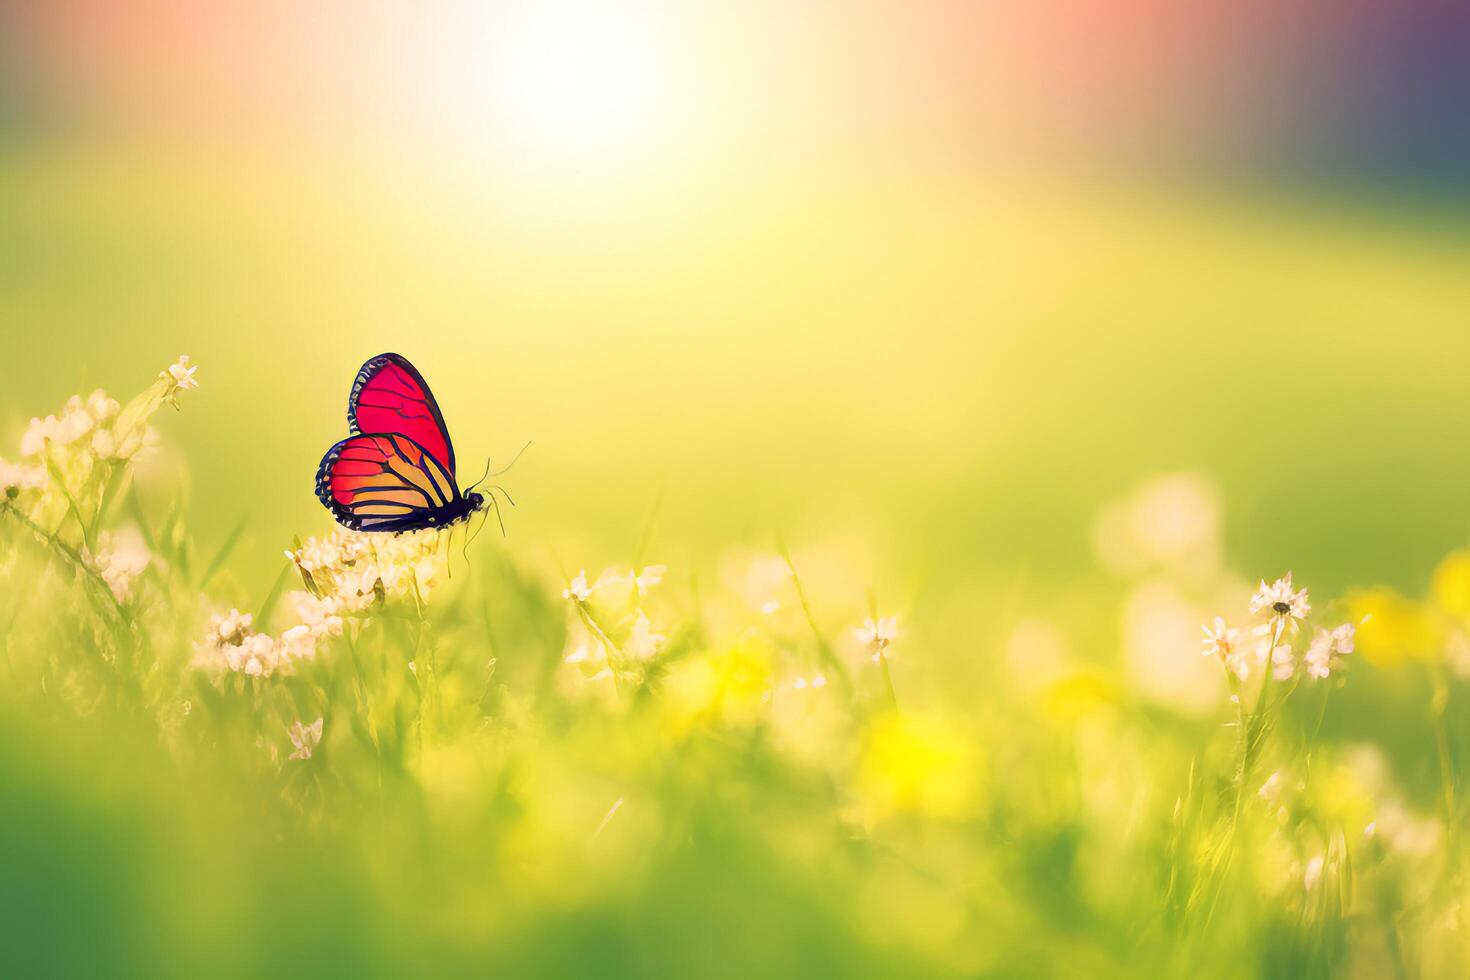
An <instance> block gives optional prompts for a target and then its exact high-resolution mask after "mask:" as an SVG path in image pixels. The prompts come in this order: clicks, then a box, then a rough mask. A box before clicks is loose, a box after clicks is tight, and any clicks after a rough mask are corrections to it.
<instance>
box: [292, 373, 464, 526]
mask: <svg viewBox="0 0 1470 980" xmlns="http://www.w3.org/2000/svg"><path fill="white" fill-rule="evenodd" d="M347 430H348V431H349V432H351V433H352V435H350V436H348V437H347V438H346V439H343V440H342V441H341V442H339V443H337V444H336V445H335V446H333V447H332V448H331V449H328V450H327V454H326V455H325V456H323V457H322V463H321V466H320V467H318V468H317V471H316V495H317V499H319V500H320V501H321V502H322V504H323V506H325V507H326V508H327V509H328V510H330V511H331V512H332V516H333V517H335V518H336V519H337V522H338V523H339V524H342V525H344V526H346V527H349V528H351V529H352V530H354V531H392V532H403V531H418V530H421V529H423V528H433V527H448V526H450V525H452V524H457V523H459V522H460V521H464V520H468V519H469V516H470V515H471V514H473V513H475V512H476V511H478V510H480V509H482V508H484V506H485V498H484V497H483V496H481V495H480V494H478V493H475V492H473V488H471V490H470V491H469V492H466V493H463V494H462V493H460V490H459V485H458V484H457V483H456V482H455V475H454V444H453V443H451V442H450V441H449V429H448V428H446V427H445V425H444V416H443V414H442V413H441V412H440V411H439V403H438V402H436V401H435V400H434V393H433V392H431V391H430V390H429V386H428V384H427V383H426V382H425V381H424V377H423V375H421V374H419V372H418V369H417V368H415V367H414V366H413V365H412V364H410V363H409V361H408V358H406V357H404V356H403V355H402V354H379V355H378V356H377V357H374V358H372V359H370V360H369V361H368V362H367V363H366V364H364V365H363V366H362V369H361V370H360V371H358V372H357V377H356V378H355V379H354V380H353V382H352V393H351V394H350V395H348V397H347Z"/></svg>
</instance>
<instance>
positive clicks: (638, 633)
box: [623, 609, 667, 660]
mask: <svg viewBox="0 0 1470 980" xmlns="http://www.w3.org/2000/svg"><path fill="white" fill-rule="evenodd" d="M666 639H667V637H665V636H664V635H663V634H662V633H655V632H654V631H653V625H652V624H651V623H649V621H648V616H647V615H645V614H644V612H643V610H642V609H640V610H638V617H637V618H636V619H634V620H633V629H632V632H630V633H629V634H628V642H627V643H626V644H625V645H624V647H623V649H624V650H626V651H627V653H628V656H630V657H632V658H633V659H635V660H647V659H648V658H649V657H652V656H653V655H654V654H656V653H658V651H659V649H660V648H661V647H662V646H663V645H664V641H665V640H666Z"/></svg>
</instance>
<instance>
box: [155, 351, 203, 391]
mask: <svg viewBox="0 0 1470 980" xmlns="http://www.w3.org/2000/svg"><path fill="white" fill-rule="evenodd" d="M198 370H199V367H198V365H195V366H193V367H190V366H189V355H188V354H180V355H179V359H178V360H177V361H175V362H174V363H173V364H170V365H169V366H168V367H167V368H166V369H165V370H164V372H163V373H164V376H165V377H167V378H168V379H169V380H170V381H171V382H172V383H173V388H174V390H175V391H188V390H189V389H190V388H198V387H199V382H198V381H195V380H194V372H195V371H198Z"/></svg>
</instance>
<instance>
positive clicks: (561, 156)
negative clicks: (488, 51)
mask: <svg viewBox="0 0 1470 980" xmlns="http://www.w3.org/2000/svg"><path fill="white" fill-rule="evenodd" d="M495 34H496V37H495V38H494V40H493V44H494V60H493V65H492V66H491V69H492V75H491V77H490V79H489V83H490V89H491V91H490V92H489V93H488V94H489V95H490V97H491V98H492V99H493V102H494V104H495V110H496V111H495V116H496V119H495V124H496V125H497V126H503V127H505V129H504V132H503V133H502V134H501V136H500V137H499V139H503V140H504V141H505V142H507V143H509V144H511V145H512V146H513V147H514V148H515V149H516V150H517V151H519V152H523V153H527V154H529V155H531V156H533V157H535V158H538V159H545V158H553V159H557V160H562V161H566V162H575V163H577V164H578V165H579V166H594V165H597V164H600V163H607V162H610V161H614V160H617V159H619V158H624V157H627V156H630V155H637V154H638V153H639V152H640V151H644V150H646V149H648V148H649V147H650V146H651V144H652V143H653V142H654V140H655V139H656V137H657V136H658V134H659V132H660V130H661V129H663V128H664V126H665V125H666V123H667V121H668V117H669V111H668V110H669V99H668V97H667V90H668V85H669V82H670V80H669V79H667V78H664V77H661V75H662V73H661V72H660V71H658V67H659V59H658V57H657V54H658V52H657V50H656V47H655V45H654V44H653V39H652V37H651V34H650V31H649V29H648V25H647V24H646V23H644V22H642V21H640V20H638V19H637V18H636V17H634V16H633V15H632V14H631V13H630V12H629V11H626V10H625V11H620V12H614V11H611V10H607V9H603V8H599V7H598V6H596V5H592V4H586V5H580V4H573V5H563V4H556V5H549V6H544V7H543V6H527V7H524V8H521V9H519V10H516V11H514V12H512V13H511V14H510V15H509V16H507V17H506V18H505V19H504V20H501V21H499V22H497V23H496V25H495Z"/></svg>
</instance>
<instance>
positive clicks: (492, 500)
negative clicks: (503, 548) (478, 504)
mask: <svg viewBox="0 0 1470 980" xmlns="http://www.w3.org/2000/svg"><path fill="white" fill-rule="evenodd" d="M500 492H501V493H504V492H505V491H504V490H502V491H500ZM506 499H510V498H508V497H507V498H506ZM490 506H492V507H494V508H495V521H496V523H498V524H499V525H500V536H501V537H502V538H503V537H505V517H504V516H503V515H502V514H501V513H500V504H499V502H498V501H496V499H495V494H493V493H492V494H491V495H490ZM511 506H512V507H514V506H515V505H514V504H512V505H511Z"/></svg>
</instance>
